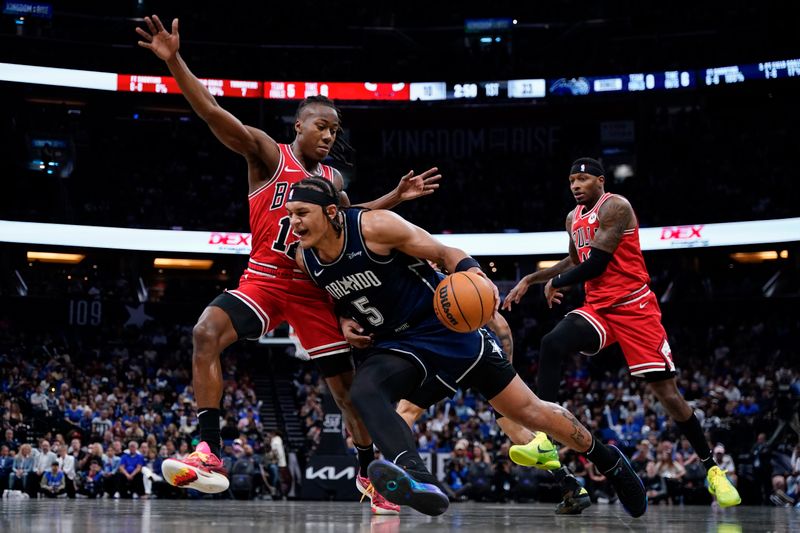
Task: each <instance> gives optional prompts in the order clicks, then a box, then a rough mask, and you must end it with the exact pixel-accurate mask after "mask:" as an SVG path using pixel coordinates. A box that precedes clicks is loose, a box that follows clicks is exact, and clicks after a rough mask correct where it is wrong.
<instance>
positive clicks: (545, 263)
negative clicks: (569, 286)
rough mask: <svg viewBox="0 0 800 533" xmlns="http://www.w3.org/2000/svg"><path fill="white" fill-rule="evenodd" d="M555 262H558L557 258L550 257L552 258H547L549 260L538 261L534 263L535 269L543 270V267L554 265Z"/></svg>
mask: <svg viewBox="0 0 800 533" xmlns="http://www.w3.org/2000/svg"><path fill="white" fill-rule="evenodd" d="M557 264H558V260H557V259H552V260H549V261H539V262H538V263H536V269H537V270H544V269H545V268H550V267H554V266H556V265H557Z"/></svg>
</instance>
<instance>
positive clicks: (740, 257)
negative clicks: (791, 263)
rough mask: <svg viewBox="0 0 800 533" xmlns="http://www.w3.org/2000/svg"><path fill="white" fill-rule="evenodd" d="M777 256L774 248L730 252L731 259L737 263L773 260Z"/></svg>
mask: <svg viewBox="0 0 800 533" xmlns="http://www.w3.org/2000/svg"><path fill="white" fill-rule="evenodd" d="M787 255H788V254H787ZM777 258H778V252H776V251H774V250H770V251H766V252H738V253H735V254H731V259H733V260H734V261H736V262H737V263H763V262H764V261H774V260H775V259H777Z"/></svg>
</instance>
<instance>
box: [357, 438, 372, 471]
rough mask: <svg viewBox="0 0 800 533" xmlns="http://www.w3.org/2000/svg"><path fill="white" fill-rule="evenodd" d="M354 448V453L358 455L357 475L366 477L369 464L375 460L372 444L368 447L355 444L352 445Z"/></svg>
mask: <svg viewBox="0 0 800 533" xmlns="http://www.w3.org/2000/svg"><path fill="white" fill-rule="evenodd" d="M353 445H354V446H355V447H356V453H357V454H358V470H359V475H360V476H363V477H367V468H368V467H369V464H370V463H371V462H372V461H374V460H375V450H374V449H373V447H372V444H370V445H369V446H360V445H358V444H356V443H353Z"/></svg>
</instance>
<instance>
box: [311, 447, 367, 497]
mask: <svg viewBox="0 0 800 533" xmlns="http://www.w3.org/2000/svg"><path fill="white" fill-rule="evenodd" d="M357 474H358V459H357V458H356V456H355V455H314V456H312V457H311V459H310V460H309V462H308V465H307V466H306V469H305V471H304V472H303V490H302V495H301V498H302V499H303V500H331V499H333V500H357V499H359V498H360V497H361V494H360V493H359V492H358V489H356V475H357Z"/></svg>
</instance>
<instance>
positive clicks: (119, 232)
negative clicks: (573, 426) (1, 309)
mask: <svg viewBox="0 0 800 533" xmlns="http://www.w3.org/2000/svg"><path fill="white" fill-rule="evenodd" d="M435 237H436V238H438V239H439V240H440V241H442V242H443V243H444V244H446V245H447V246H454V247H456V248H461V249H462V250H464V251H466V252H467V253H469V254H472V255H477V256H498V255H517V256H518V255H553V254H563V253H566V252H567V250H568V246H569V241H568V236H567V234H566V232H563V231H547V232H539V233H463V234H447V235H435ZM639 237H640V240H641V243H642V249H643V250H645V251H649V250H672V249H676V248H699V247H711V246H741V245H752V244H772V243H782V242H795V241H800V218H785V219H779V220H759V221H753V222H728V223H723V224H691V225H682V226H665V227H660V228H642V229H641V230H640V232H639ZM0 242H13V243H22V244H39V245H51V246H68V247H73V248H106V249H112V250H142V251H152V252H186V253H198V254H243V255H246V254H249V253H250V247H251V244H252V235H251V234H250V233H242V232H226V231H212V232H209V231H173V230H149V229H132V228H110V227H104V226H78V225H69V224H44V223H38V222H15V221H10V220H0Z"/></svg>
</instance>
